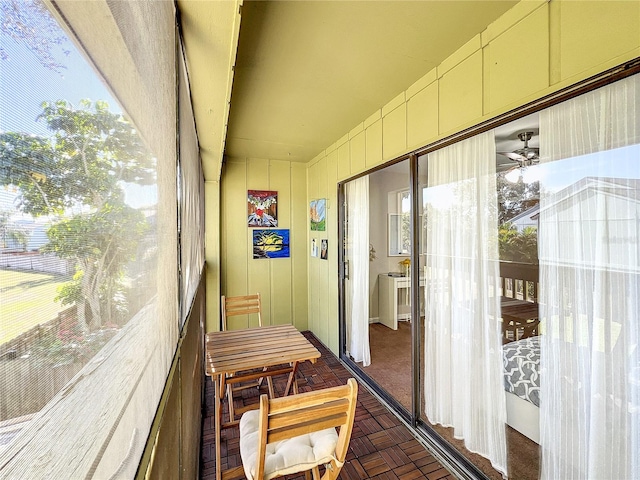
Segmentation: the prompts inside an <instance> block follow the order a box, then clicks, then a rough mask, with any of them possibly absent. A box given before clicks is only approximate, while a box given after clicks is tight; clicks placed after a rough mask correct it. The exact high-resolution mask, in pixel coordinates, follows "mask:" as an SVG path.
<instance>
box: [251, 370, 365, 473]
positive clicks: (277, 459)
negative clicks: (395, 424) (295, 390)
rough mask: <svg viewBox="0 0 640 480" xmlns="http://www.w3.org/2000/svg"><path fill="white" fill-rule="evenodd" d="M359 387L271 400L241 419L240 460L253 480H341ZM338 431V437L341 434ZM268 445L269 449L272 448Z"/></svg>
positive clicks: (264, 398)
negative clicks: (296, 479) (289, 478)
mask: <svg viewBox="0 0 640 480" xmlns="http://www.w3.org/2000/svg"><path fill="white" fill-rule="evenodd" d="M357 397H358V384H357V383H356V381H355V380H354V379H353V378H350V379H349V380H348V381H347V384H346V385H342V386H339V387H332V388H325V389H322V390H316V391H313V392H307V393H300V394H298V395H290V396H288V397H282V398H275V399H271V400H269V399H268V398H267V396H266V395H262V396H261V397H260V410H252V411H249V412H246V413H245V414H243V415H242V418H241V419H240V456H241V458H242V467H243V469H244V474H245V476H246V477H247V479H249V480H269V479H271V478H275V477H281V476H284V475H289V474H293V473H298V472H303V471H304V472H305V477H306V478H307V479H309V478H310V473H312V474H313V478H314V480H318V479H320V469H319V466H320V465H325V467H326V468H325V472H324V475H323V476H322V480H335V479H336V478H338V475H339V473H340V470H341V469H342V465H343V464H344V461H345V457H346V455H347V449H348V447H349V441H350V439H351V431H352V429H353V419H354V416H355V410H356V400H357ZM336 427H339V429H340V431H339V433H336ZM267 445H268V447H267Z"/></svg>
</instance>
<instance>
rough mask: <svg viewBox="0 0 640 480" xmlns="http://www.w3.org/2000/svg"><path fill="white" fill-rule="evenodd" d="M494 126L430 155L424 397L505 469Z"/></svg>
mask: <svg viewBox="0 0 640 480" xmlns="http://www.w3.org/2000/svg"><path fill="white" fill-rule="evenodd" d="M495 163H496V151H495V141H494V134H493V131H490V132H487V133H483V134H481V135H478V136H475V137H473V138H470V139H467V140H464V141H462V142H459V143H457V144H455V145H452V146H449V147H446V148H444V149H442V150H438V151H436V152H434V153H432V154H430V155H429V158H428V163H427V165H428V167H427V168H428V186H429V188H428V189H427V191H426V192H425V203H426V205H425V207H426V222H427V242H426V249H427V258H426V267H425V268H426V271H425V276H426V278H427V282H426V286H425V306H426V309H425V314H426V318H425V322H426V327H425V328H426V333H425V336H426V339H425V400H426V414H427V417H428V418H429V420H430V421H431V422H433V423H439V424H442V425H444V426H447V427H453V429H454V436H455V437H456V438H461V439H464V443H465V446H466V448H467V449H469V450H470V451H472V452H476V453H479V454H480V455H483V456H485V457H487V458H488V459H489V460H490V461H491V463H492V465H493V467H494V468H495V469H496V470H498V471H500V472H502V473H505V474H506V471H507V460H506V439H505V421H506V409H505V394H504V387H503V372H502V368H503V367H502V348H501V340H500V333H501V332H500V322H499V317H500V296H499V263H498V243H497V231H498V220H497V195H496V176H495Z"/></svg>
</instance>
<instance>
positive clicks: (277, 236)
mask: <svg viewBox="0 0 640 480" xmlns="http://www.w3.org/2000/svg"><path fill="white" fill-rule="evenodd" d="M289 256H290V253H289V229H286V230H278V229H269V230H262V229H259V230H258V229H256V230H253V258H289Z"/></svg>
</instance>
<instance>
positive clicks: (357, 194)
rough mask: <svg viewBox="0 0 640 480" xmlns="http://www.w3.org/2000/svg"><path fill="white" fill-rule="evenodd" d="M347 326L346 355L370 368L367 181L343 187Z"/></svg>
mask: <svg viewBox="0 0 640 480" xmlns="http://www.w3.org/2000/svg"><path fill="white" fill-rule="evenodd" d="M346 195H347V242H348V245H347V257H348V260H349V263H350V267H349V279H348V280H347V290H348V291H347V322H350V328H349V343H348V345H349V353H350V355H351V356H352V357H353V359H354V361H356V362H362V365H363V366H364V367H366V366H368V365H370V364H371V353H370V351H369V177H368V176H365V177H361V178H357V179H355V180H353V181H351V182H349V183H347V185H346Z"/></svg>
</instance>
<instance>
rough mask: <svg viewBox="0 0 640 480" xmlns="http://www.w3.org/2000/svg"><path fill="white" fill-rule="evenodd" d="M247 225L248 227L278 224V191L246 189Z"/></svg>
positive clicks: (274, 225)
mask: <svg viewBox="0 0 640 480" xmlns="http://www.w3.org/2000/svg"><path fill="white" fill-rule="evenodd" d="M247 213H248V218H247V225H248V226H249V227H277V226H278V192H273V191H270V190H249V191H247Z"/></svg>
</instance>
